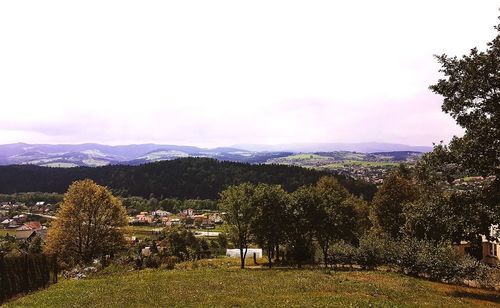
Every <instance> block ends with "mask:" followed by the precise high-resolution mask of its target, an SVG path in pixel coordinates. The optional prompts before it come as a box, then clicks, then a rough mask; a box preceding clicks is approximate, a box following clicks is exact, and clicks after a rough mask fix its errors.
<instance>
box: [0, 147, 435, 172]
mask: <svg viewBox="0 0 500 308" xmlns="http://www.w3.org/2000/svg"><path fill="white" fill-rule="evenodd" d="M430 150H432V148H431V147H416V146H408V145H400V144H388V143H352V144H347V143H345V144H342V143H328V144H326V143H325V144H316V145H315V144H295V145H277V146H264V145H240V146H235V147H219V148H213V149H204V148H199V147H194V146H179V145H160V144H132V145H118V146H110V145H102V144H95V143H86V144H60V145H50V144H26V143H15V144H5V145H0V165H13V164H32V165H38V166H48V167H78V166H93V167H95V166H105V165H110V164H124V165H139V164H144V163H148V162H155V161H163V160H172V159H176V158H181V157H208V158H214V159H217V160H222V161H234V162H245V163H266V162H273V161H274V160H276V159H277V158H280V157H287V156H290V155H293V154H296V153H316V152H334V151H352V152H361V153H373V152H394V151H413V152H427V151H430Z"/></svg>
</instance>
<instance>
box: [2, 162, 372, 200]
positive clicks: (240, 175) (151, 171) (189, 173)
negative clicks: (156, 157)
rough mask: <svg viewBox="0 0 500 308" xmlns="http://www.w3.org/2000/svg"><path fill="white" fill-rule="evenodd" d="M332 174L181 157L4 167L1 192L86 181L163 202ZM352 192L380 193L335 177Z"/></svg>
mask: <svg viewBox="0 0 500 308" xmlns="http://www.w3.org/2000/svg"><path fill="white" fill-rule="evenodd" d="M328 174H329V173H326V172H320V171H315V170H308V169H304V168H299V167H291V166H282V165H281V166H280V165H249V164H242V163H232V162H220V161H216V160H214V159H208V158H181V159H176V160H172V161H162V162H157V163H150V164H144V165H140V166H123V165H115V166H105V167H95V168H90V167H79V168H70V169H67V168H45V167H38V166H28V165H22V166H0V193H6V194H13V193H19V192H30V191H40V192H57V193H63V192H65V191H66V190H67V189H68V186H69V185H70V184H71V183H72V182H74V181H76V180H82V179H92V180H93V181H95V182H96V183H98V184H100V185H106V186H107V187H109V188H110V189H112V190H113V192H114V193H115V194H116V195H119V196H122V197H130V196H140V197H143V198H150V197H151V196H155V197H156V198H158V199H159V200H161V199H165V198H178V199H182V200H184V199H211V200H215V199H217V198H218V194H219V192H221V191H222V190H224V189H225V188H226V187H228V186H229V185H237V184H241V183H245V182H250V183H254V184H257V183H267V184H279V185H281V186H282V187H283V188H284V189H285V190H287V191H293V190H295V189H297V188H298V187H300V186H302V185H307V184H312V183H315V182H316V181H317V180H318V179H319V178H320V177H321V176H325V175H328ZM334 176H335V177H336V178H337V179H338V180H339V181H340V182H341V183H342V185H344V186H345V187H346V188H347V189H348V190H349V192H351V193H353V194H356V195H358V196H360V195H362V196H364V197H365V198H366V199H367V200H369V199H371V197H372V196H373V194H374V193H375V191H376V187H375V186H374V185H372V184H368V183H364V182H360V181H356V180H353V179H352V178H349V177H346V176H340V175H334Z"/></svg>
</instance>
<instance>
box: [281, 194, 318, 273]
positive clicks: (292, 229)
mask: <svg viewBox="0 0 500 308" xmlns="http://www.w3.org/2000/svg"><path fill="white" fill-rule="evenodd" d="M316 199H317V195H316V194H315V192H314V188H313V187H312V186H303V187H300V188H299V189H297V190H296V191H294V192H293V193H292V194H291V201H290V203H289V204H288V206H287V211H286V213H285V215H286V221H287V222H288V224H287V226H286V237H287V244H288V248H289V249H288V250H289V254H290V257H291V258H292V260H293V261H294V262H295V263H296V264H297V266H298V267H299V268H301V267H302V264H304V263H305V262H306V261H307V260H310V259H313V258H314V251H313V236H314V232H313V228H312V221H311V218H312V217H313V215H314V213H315V210H314V208H315V206H316V205H317V204H318V202H317V200H316Z"/></svg>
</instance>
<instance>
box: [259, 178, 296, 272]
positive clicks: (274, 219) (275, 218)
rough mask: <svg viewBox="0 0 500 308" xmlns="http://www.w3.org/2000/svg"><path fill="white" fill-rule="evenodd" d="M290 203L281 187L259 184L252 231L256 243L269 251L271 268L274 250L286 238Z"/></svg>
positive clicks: (268, 256)
mask: <svg viewBox="0 0 500 308" xmlns="http://www.w3.org/2000/svg"><path fill="white" fill-rule="evenodd" d="M288 202H289V196H288V193H287V192H286V191H285V190H284V189H283V188H282V187H281V186H279V185H269V184H258V185H257V187H256V188H255V192H254V195H253V203H254V204H255V219H254V220H253V227H252V231H253V234H254V235H255V241H256V242H257V243H258V244H260V245H262V247H264V248H266V250H267V258H268V262H269V263H268V264H269V267H272V259H273V257H274V249H275V248H276V247H278V249H277V250H279V245H280V244H281V243H282V242H283V240H284V236H285V232H284V230H285V224H286V223H287V222H286V219H285V215H284V214H285V212H286V206H287V204H288Z"/></svg>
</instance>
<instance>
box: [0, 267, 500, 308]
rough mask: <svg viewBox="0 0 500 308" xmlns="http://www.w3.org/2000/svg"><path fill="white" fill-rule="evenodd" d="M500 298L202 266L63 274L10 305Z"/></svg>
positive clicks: (348, 275)
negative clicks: (97, 274) (80, 276)
mask: <svg viewBox="0 0 500 308" xmlns="http://www.w3.org/2000/svg"><path fill="white" fill-rule="evenodd" d="M498 303H500V293H498V292H497V293H495V292H493V291H485V290H478V289H471V288H465V287H459V286H452V285H446V284H441V283H434V282H429V281H426V280H422V279H416V278H411V277H407V276H401V275H399V274H395V273H387V272H370V271H365V272H362V271H336V272H330V271H328V272H326V271H323V270H319V269H315V270H295V269H278V270H268V269H247V270H239V269H232V268H230V269H205V268H204V269H201V268H198V269H195V270H171V271H167V270H143V271H130V272H125V273H117V274H110V275H108V276H104V277H96V278H90V279H85V280H69V279H66V280H61V281H60V282H59V283H58V284H56V285H53V286H51V287H49V288H48V289H46V290H42V291H38V292H35V293H33V294H30V295H28V296H25V297H22V298H19V299H17V300H14V301H11V302H10V303H7V304H6V307H174V306H177V307H180V306H182V307H185V306H189V307H193V306H194V307H201V306H203V307H238V306H245V307H246V306H255V307H325V306H337V307H348V306H355V307H359V306H361V307H369V306H371V307H421V306H440V307H485V306H495V305H498Z"/></svg>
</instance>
